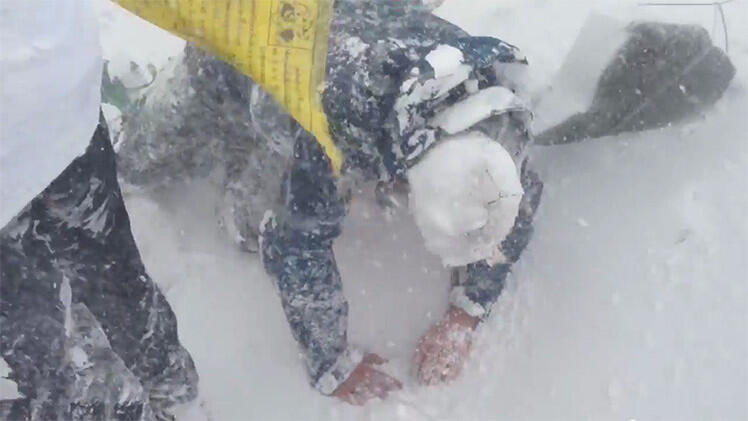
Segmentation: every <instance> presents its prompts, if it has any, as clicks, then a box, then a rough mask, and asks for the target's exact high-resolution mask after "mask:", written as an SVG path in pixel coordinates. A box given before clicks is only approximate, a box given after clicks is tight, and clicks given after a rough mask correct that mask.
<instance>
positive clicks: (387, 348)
mask: <svg viewBox="0 0 748 421" xmlns="http://www.w3.org/2000/svg"><path fill="white" fill-rule="evenodd" d="M624 3H628V2H623V1H618V2H615V1H612V0H608V1H593V0H577V1H563V2H562V1H556V2H551V1H547V0H532V1H530V0H528V1H524V2H519V1H499V0H471V1H470V2H469V4H470V6H469V7H465V2H461V1H457V0H449V1H447V2H446V3H445V5H444V6H443V7H442V8H441V9H440V11H439V13H440V15H441V16H444V17H447V18H449V19H451V20H453V21H455V22H456V23H458V24H460V25H463V26H464V27H465V28H466V29H468V30H470V31H471V32H472V33H474V34H481V35H494V36H500V37H502V38H504V39H506V40H507V41H510V42H512V43H514V44H517V45H519V46H521V47H522V48H523V50H524V51H525V53H526V54H527V55H528V58H529V59H530V62H531V64H532V78H531V84H532V85H533V86H534V87H536V88H537V87H541V86H542V85H543V84H544V83H545V81H547V80H550V77H551V76H552V75H553V73H554V72H555V70H556V69H557V68H558V67H559V66H560V64H561V62H562V60H563V57H564V55H565V53H566V51H567V50H568V49H569V47H570V46H571V45H572V43H573V41H574V38H575V36H576V32H577V30H578V28H579V27H580V26H581V24H582V23H583V21H584V19H585V18H586V16H587V14H588V12H589V11H590V10H591V9H592V5H594V6H595V8H596V9H599V10H612V11H613V13H615V14H616V15H617V16H619V17H625V16H629V15H630V14H631V13H632V10H634V11H635V12H638V13H649V14H651V15H656V16H657V17H659V18H664V19H667V20H672V21H679V22H692V21H693V22H699V23H701V24H703V25H704V26H706V28H707V29H711V28H712V18H713V16H712V10H711V9H710V8H693V7H692V8H687V7H685V8H684V7H668V8H646V10H645V8H641V7H639V8H637V7H624V6H623V4H624ZM614 4H615V8H614V7H613V5H614ZM725 11H726V12H727V15H728V19H729V20H728V24H729V30H730V31H729V32H730V35H731V38H730V41H731V45H730V53H731V56H732V59H733V61H734V63H735V65H736V66H737V68H738V74H737V76H736V80H735V81H734V82H733V85H732V86H731V88H730V90H729V91H728V93H727V94H726V96H725V98H723V100H722V101H720V102H719V103H718V105H717V107H716V108H715V109H714V110H712V111H711V112H710V113H709V114H708V115H706V116H705V117H704V118H703V119H699V120H698V121H694V122H691V123H689V124H687V125H685V126H681V127H674V128H669V129H666V130H662V131H656V132H647V133H641V134H636V135H623V136H619V137H615V138H609V139H602V140H599V141H594V142H588V143H584V144H577V145H572V146H562V147H553V148H538V149H536V150H534V154H535V158H536V163H537V166H538V167H539V169H540V171H541V172H542V175H543V177H544V180H545V183H546V190H545V195H544V197H543V203H542V206H541V210H540V215H539V216H538V218H537V229H536V234H535V237H534V239H533V241H532V243H531V245H530V247H529V249H528V251H527V252H526V253H525V254H524V256H523V258H522V260H521V261H520V263H519V264H518V265H517V267H516V270H515V271H514V274H513V276H512V278H511V282H510V285H509V287H508V288H507V290H506V292H505V293H504V294H503V296H502V297H501V298H500V301H499V303H498V304H497V306H496V307H495V309H494V312H493V314H492V316H491V318H490V319H489V320H488V322H487V323H485V324H484V325H483V326H482V327H481V328H480V330H479V331H478V334H477V339H476V346H475V349H474V353H473V357H472V360H471V362H470V364H469V366H468V367H467V369H466V372H465V374H464V376H463V377H462V378H461V379H460V380H458V381H457V382H455V383H454V384H451V385H448V386H444V387H433V388H420V387H418V386H416V385H415V383H414V382H413V380H412V378H411V372H410V368H409V361H410V357H411V354H412V352H413V350H414V347H415V341H416V338H417V336H418V335H419V334H421V333H422V332H423V331H424V330H425V329H426V327H427V326H428V325H429V323H430V322H431V321H432V320H433V319H435V318H436V317H437V316H438V315H439V314H441V312H442V311H443V310H444V308H445V307H446V292H447V284H448V274H447V272H446V271H445V270H443V269H441V268H440V267H439V264H438V260H437V259H436V258H434V257H432V256H429V255H428V254H427V252H425V251H424V250H423V249H422V247H421V246H420V237H419V234H418V231H417V229H416V228H415V227H414V225H413V223H412V221H411V220H410V218H409V217H408V216H407V215H402V214H401V215H395V216H394V217H393V218H389V219H388V218H385V217H384V215H383V214H382V212H381V211H380V210H379V209H377V208H376V207H375V206H373V205H372V201H371V198H370V197H368V196H366V195H363V196H362V197H361V198H359V199H357V201H356V202H355V203H354V210H353V215H352V216H351V218H349V220H348V221H347V223H346V226H345V233H344V236H343V239H342V240H341V241H340V242H339V243H338V244H337V245H336V248H337V251H338V259H339V263H340V266H341V270H342V274H343V277H344V282H345V288H346V293H347V296H348V298H349V301H350V304H351V320H350V337H351V339H352V341H353V342H356V343H358V344H362V345H365V346H367V347H369V348H370V349H372V350H375V351H378V352H380V353H381V354H383V355H385V356H386V357H388V358H390V359H391V362H390V363H389V367H388V368H389V370H390V371H391V372H393V373H396V374H397V375H398V376H399V377H400V378H401V379H402V380H404V383H405V385H406V386H405V389H404V390H403V391H402V392H400V393H398V394H396V395H394V396H392V397H391V398H390V399H388V400H387V401H384V402H376V403H373V404H371V405H368V406H367V407H364V408H353V407H350V406H347V405H344V404H341V403H337V402H335V401H333V400H331V399H327V398H324V397H321V396H319V395H318V394H317V393H316V392H315V391H314V390H312V389H311V388H310V387H309V386H308V385H307V383H306V378H305V374H304V370H303V368H302V362H301V360H300V359H299V355H298V352H297V351H296V348H295V344H294V342H293V339H292V338H291V335H290V332H289V330H288V328H287V325H286V322H285V319H284V316H283V313H282V310H281V307H280V303H279V299H278V298H277V297H276V295H275V292H274V289H273V286H272V284H271V282H270V280H269V279H268V277H267V276H266V275H265V274H264V272H263V270H262V268H261V266H260V264H259V262H258V259H257V258H256V257H255V256H252V255H247V254H243V253H241V252H239V251H237V250H236V249H235V248H234V247H233V246H232V245H231V244H229V243H228V241H227V240H226V239H225V237H224V236H222V235H221V233H220V232H218V231H217V230H216V228H215V223H214V220H215V217H214V214H213V205H212V198H213V195H214V192H212V191H211V190H210V188H209V187H208V186H207V183H206V184H202V183H193V184H191V185H184V186H180V187H178V188H175V189H174V190H173V191H171V192H168V194H166V195H162V196H160V197H158V198H157V199H155V198H152V197H146V196H142V195H132V196H129V197H128V206H129V208H130V211H131V215H132V218H133V224H134V229H135V231H136V237H137V239H138V242H139V244H140V246H141V251H142V254H143V257H144V260H145V262H146V264H147V266H148V268H149V270H150V273H151V274H152V275H153V277H154V278H155V279H156V280H157V281H158V282H159V283H160V284H161V285H162V287H163V289H164V291H165V293H166V295H167V297H168V299H169V301H170V302H171V303H172V306H173V307H174V309H175V311H176V313H177V315H178V319H179V324H180V325H179V329H180V336H181V338H182V340H183V343H184V344H185V346H186V347H187V348H188V349H189V350H190V352H191V353H192V355H193V357H194V358H195V361H196V364H197V367H198V370H199V372H200V375H201V395H202V399H203V400H204V402H205V405H206V408H207V410H208V412H210V414H212V419H213V420H216V421H222V420H226V421H232V420H245V419H280V420H286V419H320V420H329V419H338V420H348V419H376V420H389V419H404V420H435V419H439V420H442V419H580V418H583V419H638V420H645V419H670V420H683V419H694V420H696V419H720V420H733V419H748V291H747V286H748V222H747V221H746V215H748V123H746V120H745V110H746V109H748V92H747V89H746V88H748V29H746V27H745V26H744V25H743V26H740V25H741V24H742V23H743V22H741V19H743V17H745V16H748V2H746V1H744V0H737V1H736V2H734V3H731V4H729V5H727V6H726V7H725ZM110 23H111V22H110ZM116 27H117V25H114V26H110V31H111V30H112V29H111V28H116ZM717 34H718V36H717V39H719V40H720V41H718V44H721V32H719V31H717ZM124 39H126V38H125V37H118V36H113V35H111V34H110V35H109V38H108V40H107V37H106V36H105V40H104V41H105V43H106V42H110V43H114V44H116V45H115V46H119V47H120V48H123V49H137V48H138V46H136V45H134V44H133V42H129V41H128V44H127V45H126V46H125V44H117V43H119V42H124V41H123V40H124ZM167 44H169V43H168V42H165V43H164V45H167ZM109 48H112V47H111V46H110V47H109ZM169 48H172V49H173V46H170V47H169ZM110 51H111V50H110ZM203 418H204V417H203ZM182 419H183V420H190V421H191V420H193V419H195V420H197V419H201V418H200V416H199V415H197V411H195V410H194V409H193V410H192V411H188V412H186V413H185V414H184V415H183V416H182Z"/></svg>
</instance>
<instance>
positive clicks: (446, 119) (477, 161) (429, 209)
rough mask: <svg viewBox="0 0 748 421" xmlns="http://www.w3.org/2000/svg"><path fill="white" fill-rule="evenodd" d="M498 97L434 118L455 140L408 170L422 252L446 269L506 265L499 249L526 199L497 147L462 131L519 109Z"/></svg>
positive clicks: (511, 164)
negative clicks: (483, 262) (500, 112)
mask: <svg viewBox="0 0 748 421" xmlns="http://www.w3.org/2000/svg"><path fill="white" fill-rule="evenodd" d="M499 93H502V92H500V91H497V90H492V91H491V92H482V93H481V94H480V95H476V97H474V98H472V99H471V100H470V101H465V102H464V103H463V104H456V106H453V107H452V108H451V109H450V112H449V114H447V115H441V116H437V117H436V118H435V119H434V121H432V123H435V125H438V126H439V127H442V128H444V129H445V130H446V131H447V132H448V133H455V134H453V135H452V136H451V137H448V138H447V139H443V140H441V141H440V142H439V143H438V144H436V145H435V146H433V147H432V148H431V150H429V151H428V152H426V154H425V155H424V157H423V158H422V159H421V160H420V161H419V162H418V163H417V164H416V165H414V166H413V167H412V168H411V169H409V170H408V181H409V184H410V200H409V206H410V209H411V212H412V213H413V215H414V217H415V221H416V224H417V225H418V227H419V229H420V230H421V234H422V236H423V238H424V241H425V245H426V248H427V249H428V250H429V251H431V252H432V253H435V254H436V255H438V256H439V257H441V259H442V263H443V264H444V265H445V266H462V265H466V264H468V263H474V262H477V261H481V260H488V261H489V262H490V263H500V262H502V261H504V255H503V254H502V252H501V249H500V245H501V242H502V241H503V240H504V239H505V238H506V236H507V235H508V234H509V232H510V231H511V229H512V227H513V226H514V223H515V219H516V218H517V214H518V212H519V205H520V201H521V200H522V196H523V194H524V190H523V189H522V184H521V182H520V174H519V170H518V168H517V166H516V164H515V163H514V160H513V159H512V156H511V155H510V154H509V152H507V150H506V149H504V147H502V145H501V144H500V143H499V142H498V141H496V140H493V139H491V138H489V137H488V136H486V135H484V134H483V133H481V132H478V131H471V130H469V129H468V130H466V131H463V130H465V126H472V125H473V124H474V123H475V122H476V121H479V120H482V119H484V118H486V117H488V116H491V115H496V114H497V110H502V109H503V110H507V109H514V108H515V107H517V106H518V105H519V104H518V103H516V102H514V101H513V100H512V101H507V97H506V96H504V99H503V100H501V99H500V98H499V97H500V96H501V95H497V94H499ZM487 98H494V100H490V101H486V99H487ZM497 99H499V100H500V101H499V102H501V101H503V104H498V103H497V102H496V100H497ZM476 104H478V106H477V107H476ZM460 115H462V116H467V119H465V118H460V119H458V120H460V123H461V124H460V123H456V121H457V119H455V116H460Z"/></svg>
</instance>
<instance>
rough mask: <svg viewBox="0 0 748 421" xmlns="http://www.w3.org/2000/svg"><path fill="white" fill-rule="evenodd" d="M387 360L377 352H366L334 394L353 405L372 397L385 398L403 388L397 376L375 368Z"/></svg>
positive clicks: (362, 402)
mask: <svg viewBox="0 0 748 421" xmlns="http://www.w3.org/2000/svg"><path fill="white" fill-rule="evenodd" d="M385 362H386V360H385V359H384V358H382V357H380V356H379V355H377V354H366V356H364V359H363V360H361V362H360V363H359V365H358V367H356V369H355V370H353V372H352V373H351V375H350V376H349V377H348V379H347V380H346V381H344V382H343V384H341V385H340V386H339V387H338V389H337V390H336V391H335V393H333V396H335V397H337V398H338V399H341V400H343V401H345V402H348V403H349V404H351V405H363V404H365V403H366V402H367V401H369V400H371V399H374V398H380V399H384V398H386V397H387V395H388V394H389V393H390V392H393V391H395V390H399V389H402V387H403V385H402V383H400V382H399V381H398V380H397V379H396V378H394V377H392V376H390V375H389V374H386V373H384V372H382V371H380V370H378V369H376V368H375V366H377V365H382V364H384V363H385Z"/></svg>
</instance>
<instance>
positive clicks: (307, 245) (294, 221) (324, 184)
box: [260, 133, 362, 394]
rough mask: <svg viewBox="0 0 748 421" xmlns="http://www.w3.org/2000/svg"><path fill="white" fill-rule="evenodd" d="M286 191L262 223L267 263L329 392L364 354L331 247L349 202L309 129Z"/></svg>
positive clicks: (315, 379)
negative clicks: (353, 336)
mask: <svg viewBox="0 0 748 421" xmlns="http://www.w3.org/2000/svg"><path fill="white" fill-rule="evenodd" d="M282 189H283V192H282V193H283V198H284V203H283V207H282V209H281V210H280V211H279V212H278V215H274V216H272V217H268V218H266V221H264V222H263V226H262V228H261V231H262V233H261V240H260V241H261V249H262V257H263V263H264V264H265V268H266V269H267V271H268V272H269V273H270V274H272V275H273V276H274V277H275V280H276V282H277V287H278V291H279V293H280V296H281V300H282V304H283V309H284V311H285V313H286V317H287V319H288V323H289V325H290V327H291V331H292V332H293V336H294V338H295V339H296V340H297V342H298V343H299V345H300V346H301V348H302V349H303V352H304V354H305V357H306V358H305V360H306V365H307V369H308V371H309V376H310V378H311V382H312V384H313V385H314V387H316V388H317V389H318V390H319V391H320V392H322V393H324V394H331V393H332V392H333V391H334V390H335V388H336V387H337V386H338V384H339V383H340V382H341V381H342V380H344V379H345V378H346V377H347V376H348V375H349V374H350V372H351V371H353V369H354V368H355V366H356V365H357V364H358V362H359V361H360V360H361V357H362V356H361V355H360V354H359V353H357V352H355V351H352V350H349V348H348V343H347V339H346V323H347V317H348V303H347V302H346V300H345V297H344V296H343V287H342V283H341V280H340V274H339V273H338V268H337V265H336V263H335V256H334V255H333V250H332V244H333V240H334V239H335V238H336V237H337V236H338V235H339V234H340V224H341V221H342V219H343V217H344V216H345V205H344V203H343V202H342V200H341V199H340V197H339V195H338V191H337V186H336V181H335V178H334V176H333V174H332V172H331V170H330V166H329V161H328V159H327V157H326V156H325V154H324V152H323V151H322V149H321V148H320V147H319V145H318V144H317V143H316V142H315V140H314V139H313V138H312V137H311V135H308V134H306V133H304V134H302V136H301V137H300V138H299V139H298V140H297V142H296V146H295V148H294V156H293V159H292V164H291V167H290V169H289V170H288V172H287V173H286V174H285V176H284V181H283V186H282Z"/></svg>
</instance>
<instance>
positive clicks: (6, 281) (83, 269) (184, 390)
mask: <svg viewBox="0 0 748 421" xmlns="http://www.w3.org/2000/svg"><path fill="white" fill-rule="evenodd" d="M0 247H2V256H1V258H2V279H0V281H1V282H0V284H1V285H2V299H1V300H0V302H1V304H2V309H1V311H0V314H1V315H2V317H3V318H4V320H3V323H2V326H3V327H2V335H3V336H2V350H1V351H2V355H3V357H4V358H5V359H6V361H7V362H8V364H9V366H10V368H11V369H12V370H13V376H14V380H16V381H17V382H18V383H19V390H20V391H21V392H22V393H24V394H25V395H26V397H28V398H38V399H40V400H43V401H45V402H46V401H51V400H52V399H50V396H51V395H50V393H49V392H48V391H47V390H48V388H49V387H50V386H49V385H48V384H51V385H52V386H51V387H53V388H54V387H58V386H59V385H61V386H59V387H63V388H67V387H68V386H69V384H70V382H71V375H70V374H69V373H65V372H63V370H62V369H61V367H65V361H68V360H71V358H69V355H68V354H70V352H77V351H71V349H70V348H71V346H70V344H71V343H75V340H74V339H71V338H74V337H75V335H73V334H71V332H74V331H75V329H74V328H75V325H74V319H75V318H74V317H72V314H73V313H76V312H73V311H72V308H73V307H75V308H78V307H79V306H84V307H85V308H86V309H87V310H90V313H91V315H92V316H93V318H95V321H96V322H97V323H98V324H99V326H100V329H101V331H102V332H103V333H104V334H105V336H106V341H108V345H111V349H112V350H113V352H114V354H116V357H117V358H121V360H122V362H123V366H124V367H123V368H126V369H127V371H128V372H132V374H134V376H135V377H136V378H137V379H138V380H139V381H140V383H141V384H142V387H143V390H144V393H145V394H147V395H149V396H150V400H151V403H152V404H153V406H154V407H155V410H156V411H157V412H159V411H161V410H162V409H163V408H167V407H169V406H171V405H172V404H173V403H176V402H182V401H186V400H190V399H192V398H194V397H195V395H196V393H197V391H196V385H197V374H196V372H195V369H194V365H193V363H192V360H191V359H190V357H189V355H188V354H187V352H186V351H185V350H184V349H183V348H182V347H181V346H180V344H179V341H178V339H177V331H176V319H175V317H174V314H173V312H172V311H171V308H170V307H169V305H168V303H167V302H166V300H165V299H164V297H163V295H162V294H161V292H160V291H159V290H158V288H157V286H156V285H155V284H154V283H153V281H152V280H151V279H150V278H149V277H148V275H147V274H146V273H145V269H144V267H143V263H142V261H141V260H140V255H139V253H138V250H137V247H136V245H135V242H134V239H133V237H132V234H131V232H130V222H129V218H128V215H127V211H126V209H125V205H124V202H123V201H122V195H121V192H120V189H119V186H118V184H117V179H116V171H115V163H114V152H113V150H112V147H111V145H110V143H109V138H108V131H107V129H106V125H105V123H104V122H103V120H102V122H101V124H100V125H99V127H98V128H97V130H96V133H95V134H94V137H93V140H92V142H91V144H90V146H89V148H88V149H87V151H86V153H85V155H83V156H81V157H80V158H78V159H76V160H75V161H74V162H73V163H72V164H71V165H70V166H69V167H68V168H67V169H66V170H65V171H64V172H63V173H62V174H61V175H60V176H59V177H58V178H57V179H56V180H55V181H54V182H53V183H52V184H51V185H50V186H49V187H48V188H47V189H46V190H45V191H44V192H43V193H42V194H40V195H39V196H38V197H37V198H35V199H34V200H33V201H32V202H31V203H30V204H29V205H28V206H27V207H26V209H24V211H22V212H21V214H19V215H18V216H17V217H16V218H15V219H14V220H13V221H11V223H9V224H8V225H7V226H6V227H4V228H3V229H2V230H1V231H0ZM66 291H67V292H66ZM66 296H67V297H69V299H68V300H67V303H66ZM66 314H67V315H68V316H66ZM71 324H72V326H71ZM42 328H43V329H44V331H43V332H40V333H39V334H34V332H35V331H36V330H39V329H42ZM66 333H67V334H66ZM66 342H67V345H66ZM99 342H100V341H99ZM26 343H28V345H24V344H26ZM24 346H25V348H24ZM84 348H85V347H84ZM84 351H85V349H84ZM81 355H84V356H86V357H87V358H88V357H90V356H91V354H90V353H88V352H84V354H81ZM81 355H79V356H81ZM110 357H111V356H110ZM110 357H107V358H104V359H103V361H99V362H101V363H102V364H109V365H110V366H111V365H112V361H114V360H115V359H113V358H110ZM88 359H89V361H90V363H91V364H93V365H96V364H97V363H99V362H97V360H96V359H90V358H88ZM114 374H118V373H114ZM123 375H124V374H123ZM114 383H116V382H114ZM60 393H62V392H60ZM68 398H70V396H68ZM60 400H64V398H60ZM145 405H147V402H146V403H145ZM143 412H144V413H145V412H148V411H146V410H144V411H143ZM47 418H52V417H47Z"/></svg>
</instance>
